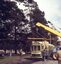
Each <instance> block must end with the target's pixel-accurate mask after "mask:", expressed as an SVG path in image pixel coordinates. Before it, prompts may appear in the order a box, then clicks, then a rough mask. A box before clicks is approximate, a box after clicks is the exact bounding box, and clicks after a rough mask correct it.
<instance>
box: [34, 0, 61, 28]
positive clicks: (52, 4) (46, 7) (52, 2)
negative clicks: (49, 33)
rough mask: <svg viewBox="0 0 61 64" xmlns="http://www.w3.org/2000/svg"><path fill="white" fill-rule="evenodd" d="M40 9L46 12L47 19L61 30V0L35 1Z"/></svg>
mask: <svg viewBox="0 0 61 64" xmlns="http://www.w3.org/2000/svg"><path fill="white" fill-rule="evenodd" d="M34 1H36V2H37V3H38V6H39V9H40V10H41V11H44V12H45V18H46V19H47V20H48V21H51V22H52V23H53V25H54V26H56V28H61V0H34Z"/></svg>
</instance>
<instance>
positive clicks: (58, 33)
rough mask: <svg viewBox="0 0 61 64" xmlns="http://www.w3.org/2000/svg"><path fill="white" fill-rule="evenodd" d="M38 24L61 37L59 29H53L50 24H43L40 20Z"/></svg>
mask: <svg viewBox="0 0 61 64" xmlns="http://www.w3.org/2000/svg"><path fill="white" fill-rule="evenodd" d="M36 26H38V27H42V28H44V29H45V30H47V31H49V32H51V33H53V34H55V35H57V36H59V37H61V33H60V32H59V31H57V30H54V29H52V28H50V27H48V26H46V25H43V24H42V23H40V22H37V23H36Z"/></svg>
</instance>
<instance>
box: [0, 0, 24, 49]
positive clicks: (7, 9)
mask: <svg viewBox="0 0 61 64" xmlns="http://www.w3.org/2000/svg"><path fill="white" fill-rule="evenodd" d="M24 18H25V16H24V14H23V13H22V10H20V9H18V7H17V5H16V2H12V1H5V0H1V1H0V26H1V27H0V35H1V36H2V37H0V39H1V40H3V39H4V41H3V42H4V43H5V42H6V44H5V45H6V48H7V47H9V46H7V41H6V40H9V43H10V42H12V43H13V42H14V45H13V47H15V48H14V49H15V50H17V48H18V47H17V46H18V43H17V38H16V36H17V32H16V28H17V26H18V24H19V23H20V22H21V21H22V20H23V19H24ZM9 49H10V48H9Z"/></svg>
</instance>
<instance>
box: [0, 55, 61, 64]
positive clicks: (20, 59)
mask: <svg viewBox="0 0 61 64" xmlns="http://www.w3.org/2000/svg"><path fill="white" fill-rule="evenodd" d="M26 57H27V58H26ZM14 58H15V60H14ZM0 64H61V61H57V60H47V59H45V60H44V61H43V60H41V59H40V60H34V59H29V58H28V55H24V56H17V57H13V58H12V57H9V60H8V59H7V60H4V61H0Z"/></svg>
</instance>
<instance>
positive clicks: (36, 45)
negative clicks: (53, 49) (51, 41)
mask: <svg viewBox="0 0 61 64" xmlns="http://www.w3.org/2000/svg"><path fill="white" fill-rule="evenodd" d="M43 42H44V41H41V42H40V41H32V46H31V55H32V57H33V58H43V53H42V52H43V50H44V49H45V46H44V45H43V44H42V43H43Z"/></svg>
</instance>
